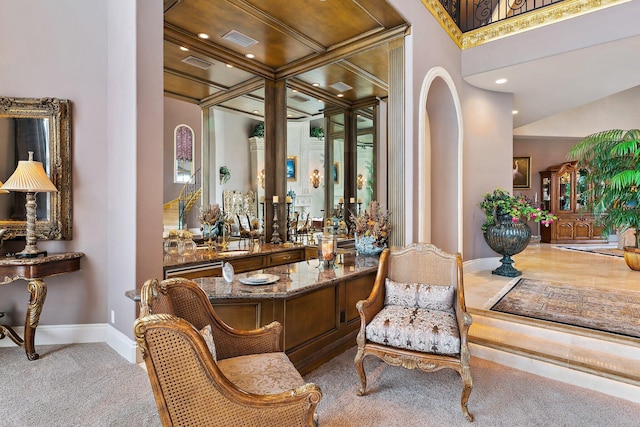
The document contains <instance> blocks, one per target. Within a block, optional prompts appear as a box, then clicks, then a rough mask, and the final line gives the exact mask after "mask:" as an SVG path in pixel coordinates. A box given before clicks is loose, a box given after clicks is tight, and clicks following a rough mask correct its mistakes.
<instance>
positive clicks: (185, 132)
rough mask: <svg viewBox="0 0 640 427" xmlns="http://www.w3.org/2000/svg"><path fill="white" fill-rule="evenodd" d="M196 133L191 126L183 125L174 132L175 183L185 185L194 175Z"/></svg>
mask: <svg viewBox="0 0 640 427" xmlns="http://www.w3.org/2000/svg"><path fill="white" fill-rule="evenodd" d="M194 140H195V137H194V132H193V129H191V127H190V126H188V125H185V124H182V125H178V126H176V128H175V130H174V131H173V158H174V168H173V170H174V174H173V182H175V183H179V184H184V183H185V182H189V180H190V179H191V176H192V175H193V153H194V150H193V144H194Z"/></svg>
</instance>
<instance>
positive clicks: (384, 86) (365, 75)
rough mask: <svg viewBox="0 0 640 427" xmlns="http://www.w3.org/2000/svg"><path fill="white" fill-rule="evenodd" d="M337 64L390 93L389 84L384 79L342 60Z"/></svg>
mask: <svg viewBox="0 0 640 427" xmlns="http://www.w3.org/2000/svg"><path fill="white" fill-rule="evenodd" d="M337 64H338V65H339V66H341V67H342V68H344V69H346V70H348V71H351V72H352V73H353V74H355V75H357V76H359V77H362V78H363V79H364V80H366V81H368V82H369V83H371V84H373V85H375V86H378V87H379V88H381V89H384V90H385V91H387V92H389V85H388V84H387V82H385V81H384V80H382V79H379V78H378V77H376V76H374V75H373V74H371V73H370V72H368V71H366V70H363V69H362V68H360V67H358V66H357V65H355V64H354V63H352V62H349V61H347V60H342V61H338V62H337Z"/></svg>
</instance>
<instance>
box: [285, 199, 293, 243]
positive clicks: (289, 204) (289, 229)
mask: <svg viewBox="0 0 640 427" xmlns="http://www.w3.org/2000/svg"><path fill="white" fill-rule="evenodd" d="M286 241H287V242H291V241H293V233H292V232H291V202H287V237H286Z"/></svg>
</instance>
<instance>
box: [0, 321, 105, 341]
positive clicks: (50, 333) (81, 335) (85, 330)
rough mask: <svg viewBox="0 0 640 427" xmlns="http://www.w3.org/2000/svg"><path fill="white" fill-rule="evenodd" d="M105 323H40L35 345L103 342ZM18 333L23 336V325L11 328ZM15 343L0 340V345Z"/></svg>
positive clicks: (7, 339)
mask: <svg viewBox="0 0 640 427" xmlns="http://www.w3.org/2000/svg"><path fill="white" fill-rule="evenodd" d="M106 327H107V324H106V323H88V324H82V325H42V326H38V330H37V332H36V342H35V344H36V346H38V345H54V344H73V343H86V342H104V341H105V337H106V329H107V328H106ZM13 329H14V330H15V331H16V333H17V334H18V335H20V336H21V337H23V336H24V326H16V327H14V328H13ZM14 345H16V344H15V343H14V342H13V341H11V340H10V339H9V338H5V339H2V340H0V347H11V346H14Z"/></svg>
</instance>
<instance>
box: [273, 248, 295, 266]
mask: <svg viewBox="0 0 640 427" xmlns="http://www.w3.org/2000/svg"><path fill="white" fill-rule="evenodd" d="M268 257H269V266H270V267H271V266H274V265H282V264H289V263H292V262H298V261H302V260H304V255H303V249H297V250H294V251H287V252H280V253H277V254H270V255H268Z"/></svg>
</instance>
